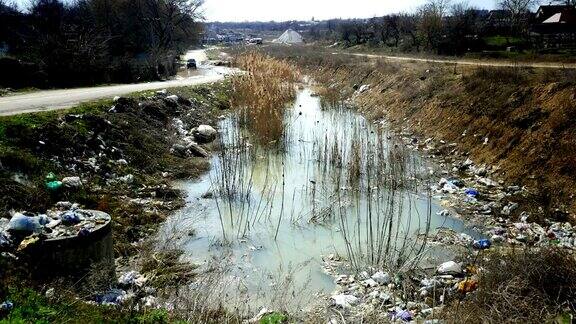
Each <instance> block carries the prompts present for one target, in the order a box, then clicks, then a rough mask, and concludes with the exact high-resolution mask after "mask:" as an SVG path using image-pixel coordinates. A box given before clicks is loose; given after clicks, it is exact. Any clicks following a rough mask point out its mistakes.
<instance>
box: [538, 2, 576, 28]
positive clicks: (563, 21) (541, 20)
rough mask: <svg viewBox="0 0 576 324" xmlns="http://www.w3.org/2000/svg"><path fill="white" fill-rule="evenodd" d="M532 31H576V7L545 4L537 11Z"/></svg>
mask: <svg viewBox="0 0 576 324" xmlns="http://www.w3.org/2000/svg"><path fill="white" fill-rule="evenodd" d="M532 31H533V32H535V33H537V34H574V33H576V7H574V6H569V5H545V6H540V8H538V11H536V18H535V23H534V25H533V28H532Z"/></svg>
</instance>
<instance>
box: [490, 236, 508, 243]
mask: <svg viewBox="0 0 576 324" xmlns="http://www.w3.org/2000/svg"><path fill="white" fill-rule="evenodd" d="M490 240H492V242H494V243H502V242H504V241H505V240H506V239H505V238H504V236H502V235H492V237H491V238H490Z"/></svg>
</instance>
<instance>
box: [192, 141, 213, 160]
mask: <svg viewBox="0 0 576 324" xmlns="http://www.w3.org/2000/svg"><path fill="white" fill-rule="evenodd" d="M188 150H189V151H190V153H192V155H194V156H197V157H203V158H207V157H209V156H210V153H208V151H206V150H205V149H203V148H202V147H200V145H198V144H196V143H192V144H191V145H190V146H189V147H188Z"/></svg>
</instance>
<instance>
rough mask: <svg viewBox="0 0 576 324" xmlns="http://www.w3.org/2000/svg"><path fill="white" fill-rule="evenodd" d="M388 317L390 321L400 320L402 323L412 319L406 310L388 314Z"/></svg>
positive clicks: (410, 313)
mask: <svg viewBox="0 0 576 324" xmlns="http://www.w3.org/2000/svg"><path fill="white" fill-rule="evenodd" d="M390 317H391V318H392V321H396V320H399V319H400V320H402V321H404V322H410V321H412V319H413V318H414V316H413V315H412V312H410V311H408V310H400V311H393V312H391V313H390Z"/></svg>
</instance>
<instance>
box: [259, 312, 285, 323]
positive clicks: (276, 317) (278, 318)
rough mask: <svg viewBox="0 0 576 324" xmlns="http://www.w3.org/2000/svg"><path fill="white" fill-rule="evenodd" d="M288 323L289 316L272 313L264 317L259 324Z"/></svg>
mask: <svg viewBox="0 0 576 324" xmlns="http://www.w3.org/2000/svg"><path fill="white" fill-rule="evenodd" d="M282 323H288V316H287V315H286V314H282V313H276V312H274V313H271V314H267V315H264V316H262V318H261V319H260V322H259V324H282Z"/></svg>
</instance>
